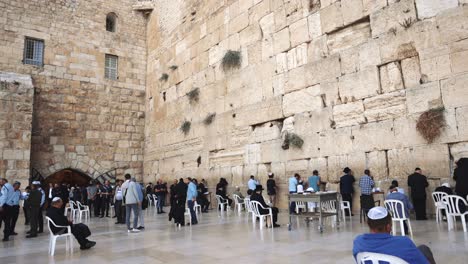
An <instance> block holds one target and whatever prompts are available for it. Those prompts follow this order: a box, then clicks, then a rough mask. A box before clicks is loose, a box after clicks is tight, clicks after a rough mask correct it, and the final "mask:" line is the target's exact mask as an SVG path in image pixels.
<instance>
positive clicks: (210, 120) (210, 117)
mask: <svg viewBox="0 0 468 264" xmlns="http://www.w3.org/2000/svg"><path fill="white" fill-rule="evenodd" d="M215 117H216V113H209V114H208V115H207V116H206V117H205V119H203V124H205V126H209V125H210V124H211V123H213V121H214V119H215Z"/></svg>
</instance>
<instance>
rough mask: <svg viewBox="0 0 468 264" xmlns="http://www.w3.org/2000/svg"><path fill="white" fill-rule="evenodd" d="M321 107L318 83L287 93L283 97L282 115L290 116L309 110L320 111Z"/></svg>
mask: <svg viewBox="0 0 468 264" xmlns="http://www.w3.org/2000/svg"><path fill="white" fill-rule="evenodd" d="M322 108H323V102H322V97H321V96H320V86H319V85H315V86H311V87H308V88H306V89H302V90H299V91H295V92H291V93H287V94H285V95H284V97H283V113H284V116H291V115H294V114H297V113H302V112H309V111H320V110H321V109H322Z"/></svg>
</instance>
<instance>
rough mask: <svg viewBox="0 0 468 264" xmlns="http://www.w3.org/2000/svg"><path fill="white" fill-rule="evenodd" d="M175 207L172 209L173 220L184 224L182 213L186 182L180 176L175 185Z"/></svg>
mask: <svg viewBox="0 0 468 264" xmlns="http://www.w3.org/2000/svg"><path fill="white" fill-rule="evenodd" d="M175 198H176V208H175V210H174V222H175V223H176V224H179V225H185V220H184V213H185V203H186V200H187V184H185V183H184V179H182V178H180V180H179V183H178V184H177V185H176V187H175Z"/></svg>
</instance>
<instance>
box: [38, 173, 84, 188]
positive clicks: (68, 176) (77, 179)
mask: <svg viewBox="0 0 468 264" xmlns="http://www.w3.org/2000/svg"><path fill="white" fill-rule="evenodd" d="M91 180H93V178H91V177H90V176H89V175H87V174H86V173H84V172H81V171H78V170H74V169H63V170H60V171H57V172H55V173H53V174H51V175H49V176H48V177H47V178H45V183H46V184H47V185H46V186H48V185H49V183H52V184H55V183H58V184H62V183H65V184H70V185H72V186H74V185H77V186H88V185H89V182H90V181H91Z"/></svg>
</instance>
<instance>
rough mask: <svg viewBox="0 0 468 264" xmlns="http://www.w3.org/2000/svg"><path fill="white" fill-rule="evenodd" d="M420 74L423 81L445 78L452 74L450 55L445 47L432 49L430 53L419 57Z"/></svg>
mask: <svg viewBox="0 0 468 264" xmlns="http://www.w3.org/2000/svg"><path fill="white" fill-rule="evenodd" d="M421 74H422V77H423V79H425V81H430V82H432V81H438V80H440V79H446V78H447V77H449V76H450V75H451V74H452V66H451V64H450V55H449V50H448V49H447V48H439V49H437V50H432V54H431V55H424V57H421Z"/></svg>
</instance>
